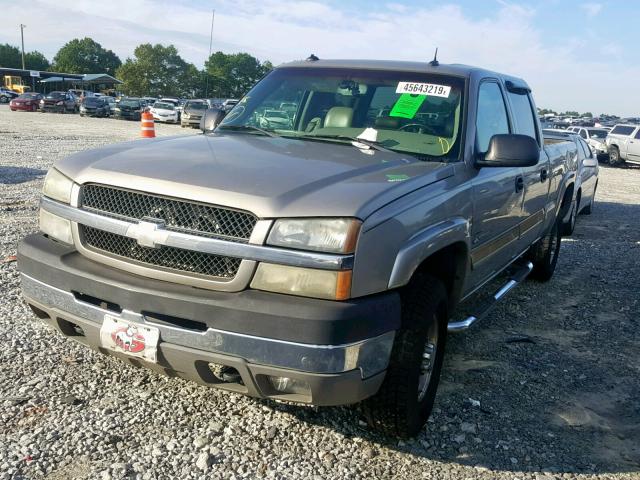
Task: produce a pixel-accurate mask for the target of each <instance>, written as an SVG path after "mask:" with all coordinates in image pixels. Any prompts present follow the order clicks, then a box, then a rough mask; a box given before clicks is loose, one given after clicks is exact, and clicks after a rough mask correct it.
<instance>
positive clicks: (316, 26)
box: [0, 0, 640, 116]
mask: <svg viewBox="0 0 640 480" xmlns="http://www.w3.org/2000/svg"><path fill="white" fill-rule="evenodd" d="M0 7H1V8H2V12H3V15H2V16H3V21H2V23H1V24H0V43H11V44H13V45H16V46H18V45H19V44H20V28H19V24H20V22H22V23H24V24H26V25H27V27H26V28H25V30H24V34H25V50H27V51H30V50H39V51H41V52H42V53H44V54H45V56H47V58H49V59H50V60H51V59H52V58H53V56H54V55H55V53H56V52H57V51H58V49H59V48H60V47H61V46H62V45H63V44H64V43H66V42H67V41H69V40H71V39H72V38H82V37H85V36H89V37H91V38H93V39H94V40H96V41H97V42H99V43H100V44H101V45H102V46H103V47H105V48H107V49H110V50H113V51H114V52H116V53H117V54H118V56H120V58H121V59H122V60H123V61H124V59H125V58H127V57H130V56H132V55H133V50H134V48H135V47H136V46H137V45H139V44H141V43H148V42H150V43H163V44H170V43H171V44H174V45H175V46H176V47H177V48H178V50H179V52H180V54H181V55H182V56H183V58H185V59H186V60H187V61H190V62H193V63H194V64H196V65H197V66H198V67H202V65H203V63H204V61H205V59H206V57H207V55H208V51H209V33H210V27H211V11H212V10H214V9H215V21H214V34H213V51H216V50H221V51H223V52H225V53H235V52H241V51H243V52H248V53H251V54H252V55H254V56H256V57H258V58H259V59H260V60H270V61H272V62H273V63H274V64H276V65H277V64H279V63H282V62H286V61H290V60H296V59H302V58H306V57H307V56H308V55H309V54H310V53H315V54H316V55H317V56H319V57H320V58H366V59H386V60H418V61H420V60H431V58H432V57H433V52H434V50H435V48H436V47H438V49H439V54H438V59H439V60H440V62H441V63H465V64H469V65H475V66H479V67H484V68H488V69H492V70H496V71H499V72H502V73H508V74H511V75H515V76H519V77H522V78H524V79H525V80H526V81H527V82H528V83H529V85H530V86H531V87H532V89H533V92H534V96H535V99H536V103H537V105H538V107H542V108H552V109H554V110H557V111H566V110H577V111H579V112H586V111H590V112H592V113H594V114H596V115H597V114H600V113H610V114H617V115H620V116H640V93H639V92H640V89H639V88H638V83H639V82H638V80H639V79H640V53H638V52H639V49H638V48H637V37H636V36H635V35H636V32H637V30H638V28H639V25H638V23H637V20H638V18H640V2H636V1H628V0H603V1H581V0H538V1H535V2H531V1H530V2H524V1H516V0H511V1H510V0H438V1H432V0H421V1H418V0H406V1H403V0H392V1H391V2H389V1H375V0H324V1H315V0H302V1H295V0H215V1H205V0H109V1H108V2H95V0H29V1H28V2H16V1H14V0H0Z"/></svg>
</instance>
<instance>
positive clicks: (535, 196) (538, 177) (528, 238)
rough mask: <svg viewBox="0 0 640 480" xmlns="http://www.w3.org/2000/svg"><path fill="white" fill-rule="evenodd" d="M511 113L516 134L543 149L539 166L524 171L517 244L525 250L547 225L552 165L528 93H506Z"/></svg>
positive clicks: (516, 91) (517, 90)
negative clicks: (546, 214)
mask: <svg viewBox="0 0 640 480" xmlns="http://www.w3.org/2000/svg"><path fill="white" fill-rule="evenodd" d="M507 96H508V98H509V104H510V105H511V114H512V118H513V122H514V126H515V129H516V132H515V133H519V134H521V135H527V136H529V137H531V138H533V139H534V140H536V142H538V146H539V148H540V157H539V160H538V163H537V164H536V165H534V166H533V167H525V168H523V175H524V202H523V204H522V211H521V223H520V239H519V240H518V244H519V246H520V249H521V250H522V251H524V250H526V249H527V248H528V247H529V245H531V244H532V243H533V242H534V241H535V240H536V239H537V238H538V237H540V236H541V234H542V232H541V229H542V226H543V225H544V218H545V207H546V205H547V200H548V197H549V185H550V184H551V182H550V176H551V172H550V165H549V157H548V156H547V154H546V152H545V151H544V148H543V141H542V135H541V134H540V132H539V131H538V122H537V121H536V115H535V111H536V110H535V108H534V104H533V102H532V100H531V96H530V94H529V92H528V90H525V89H514V90H510V91H508V93H507Z"/></svg>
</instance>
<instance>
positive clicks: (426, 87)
mask: <svg viewBox="0 0 640 480" xmlns="http://www.w3.org/2000/svg"><path fill="white" fill-rule="evenodd" d="M396 93H410V94H412V95H432V96H434V97H444V98H449V94H450V93H451V87H449V86H447V85H438V84H435V83H413V82H399V83H398V87H397V88H396Z"/></svg>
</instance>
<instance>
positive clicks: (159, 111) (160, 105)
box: [149, 102, 178, 123]
mask: <svg viewBox="0 0 640 480" xmlns="http://www.w3.org/2000/svg"><path fill="white" fill-rule="evenodd" d="M149 111H150V112H151V115H153V119H154V120H155V121H156V122H165V123H178V112H177V111H176V107H175V105H174V104H172V103H169V102H156V103H154V104H153V106H152V107H151V109H150V110H149Z"/></svg>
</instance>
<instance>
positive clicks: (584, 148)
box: [579, 140, 591, 158]
mask: <svg viewBox="0 0 640 480" xmlns="http://www.w3.org/2000/svg"><path fill="white" fill-rule="evenodd" d="M579 143H580V146H581V147H582V153H583V154H584V157H585V158H591V148H590V147H589V145H587V143H586V142H585V141H584V140H580V142H579Z"/></svg>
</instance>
